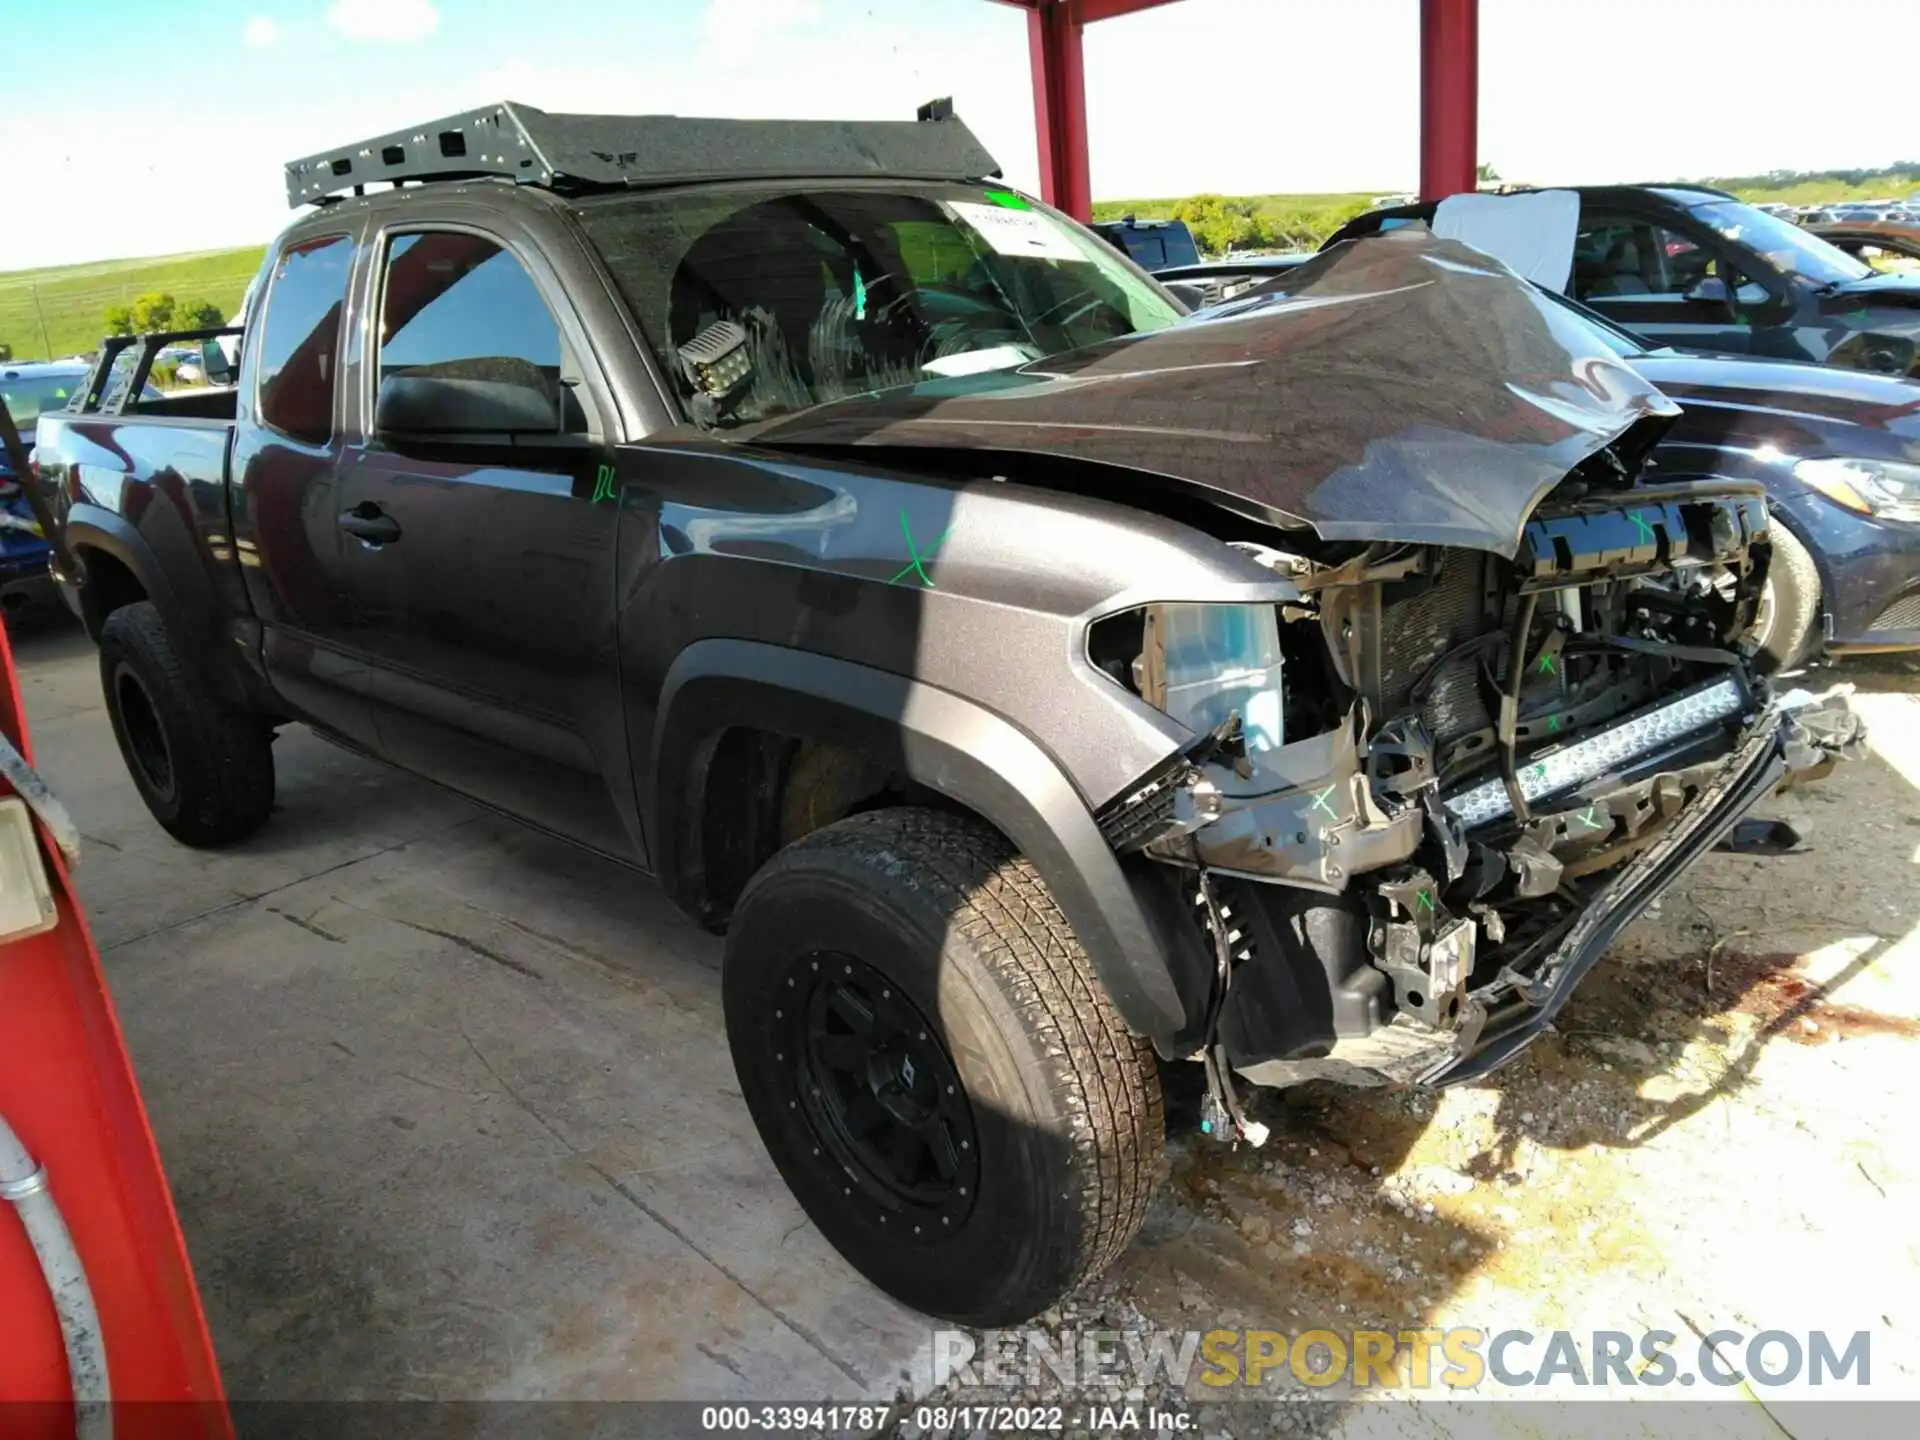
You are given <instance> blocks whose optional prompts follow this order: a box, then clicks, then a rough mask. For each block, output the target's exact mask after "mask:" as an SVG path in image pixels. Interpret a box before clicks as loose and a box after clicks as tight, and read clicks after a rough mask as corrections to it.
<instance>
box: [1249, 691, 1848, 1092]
mask: <svg viewBox="0 0 1920 1440" xmlns="http://www.w3.org/2000/svg"><path fill="white" fill-rule="evenodd" d="M1864 738H1865V730H1864V727H1863V726H1862V724H1861V722H1860V718H1859V717H1858V716H1857V715H1855V714H1854V713H1853V711H1852V710H1851V709H1850V708H1849V707H1848V706H1847V704H1846V701H1845V700H1844V699H1842V698H1837V697H1836V698H1832V699H1828V700H1824V701H1816V700H1814V699H1813V698H1812V697H1811V696H1808V695H1806V694H1805V692H1795V693H1793V694H1790V695H1787V696H1785V697H1782V698H1781V699H1780V700H1777V701H1775V702H1774V703H1773V704H1772V705H1771V706H1770V707H1769V708H1768V709H1767V710H1765V711H1763V712H1762V714H1761V715H1760V716H1759V717H1758V719H1757V720H1756V721H1755V723H1754V724H1753V726H1751V727H1750V728H1749V731H1748V733H1747V736H1746V738H1745V739H1744V740H1743V741H1742V742H1741V744H1740V745H1739V746H1738V748H1737V749H1736V750H1735V751H1734V752H1733V753H1732V754H1731V755H1729V756H1728V757H1727V759H1726V761H1725V762H1724V764H1723V765H1722V766H1721V768H1720V770H1719V773H1718V775H1717V777H1716V778H1715V779H1714V780H1713V781H1712V782H1711V783H1710V784H1709V785H1708V786H1707V788H1706V789H1705V790H1704V791H1703V792H1702V793H1701V794H1700V795H1699V796H1698V797H1697V798H1696V800H1695V801H1694V803H1693V804H1692V805H1690V806H1688V808H1687V810H1686V811H1685V812H1684V813H1682V814H1681V815H1680V816H1678V817H1676V819H1675V821H1674V823H1673V824H1672V825H1671V826H1670V827H1668V828H1667V830H1666V831H1665V832H1664V833H1663V834H1661V835H1660V836H1659V838H1658V839H1657V840H1655V841H1654V843H1653V844H1651V845H1650V846H1649V847H1648V848H1647V849H1645V850H1643V851H1642V852H1641V853H1640V854H1639V855H1637V856H1635V857H1634V858H1633V859H1632V860H1631V861H1629V862H1628V863H1626V864H1625V865H1623V866H1622V867H1621V869H1620V871H1619V872H1618V873H1617V874H1616V875H1614V876H1613V878H1612V879H1611V880H1609V881H1608V882H1607V884H1606V885H1605V887H1604V888H1603V889H1602V890H1601V891H1600V892H1599V893H1598V894H1597V895H1595V896H1594V897H1593V899H1592V901H1591V903H1589V904H1588V905H1587V906H1586V907H1585V908H1584V909H1583V910H1581V911H1580V912H1579V913H1578V914H1577V915H1575V916H1573V917H1571V918H1570V919H1569V920H1568V921H1566V922H1565V923H1564V924H1563V925H1562V926H1560V927H1559V928H1558V929H1557V930H1556V931H1555V932H1552V933H1550V934H1549V935H1547V936H1546V937H1544V938H1543V939H1542V940H1541V941H1540V942H1539V943H1538V944H1537V945H1536V946H1535V947H1534V949H1533V951H1532V952H1531V953H1530V954H1528V955H1527V956H1524V957H1521V958H1520V959H1519V960H1517V961H1516V962H1515V963H1513V964H1510V965H1509V966H1507V967H1506V968H1504V969H1503V970H1502V971H1501V973H1500V974H1499V975H1498V976H1497V977H1495V978H1494V979H1493V980H1491V981H1489V982H1487V983H1486V984H1484V985H1482V986H1481V987H1480V988H1479V989H1477V990H1473V991H1471V992H1469V993H1468V995H1467V997H1466V1001H1465V1004H1464V1006H1463V1007H1462V1008H1461V1010H1460V1013H1459V1015H1458V1018H1457V1021H1456V1023H1455V1024H1454V1025H1453V1026H1452V1027H1451V1028H1449V1029H1436V1028H1433V1027H1431V1026H1430V1025H1427V1024H1423V1023H1421V1022H1420V1021H1418V1020H1416V1019H1415V1018H1413V1017H1412V1016H1410V1015H1408V1014H1407V1013H1405V1012H1404V1011H1402V1012H1401V1013H1398V1014H1396V1015H1395V1016H1394V1017H1393V1020H1392V1022H1391V1023H1390V1024H1388V1025H1385V1026H1383V1027H1381V1028H1380V1029H1378V1030H1375V1031H1374V1032H1373V1033H1372V1034H1370V1035H1366V1036H1359V1037H1352V1038H1346V1037H1343V1038H1341V1039H1339V1040H1336V1041H1335V1042H1334V1043H1333V1045H1332V1046H1331V1047H1330V1048H1329V1049H1328V1051H1327V1053H1326V1054H1324V1055H1321V1056H1313V1057H1306V1058H1301V1059H1285V1060H1265V1061H1261V1062H1258V1063H1255V1064H1251V1065H1246V1066H1243V1067H1240V1071H1239V1073H1240V1074H1241V1075H1242V1076H1244V1077H1245V1078H1246V1079H1247V1080H1249V1081H1251V1082H1253V1083H1254V1084H1259V1085H1292V1084H1298V1083H1300V1082H1302V1081H1305V1080H1313V1079H1325V1080H1332V1081H1335V1082H1338V1083H1343V1084H1350V1085H1354V1084H1357V1085H1406V1084H1426V1085H1454V1084H1460V1083H1462V1082H1465V1081H1470V1080H1475V1079H1478V1078H1479V1077H1481V1076H1483V1075H1486V1074H1488V1073H1490V1072H1491V1071H1493V1070H1496V1069H1498V1068H1499V1067H1500V1066H1502V1065H1504V1064H1506V1063H1507V1062H1508V1061H1510V1060H1512V1059H1513V1058H1514V1057H1515V1056H1516V1055H1518V1054H1519V1053H1520V1051H1521V1050H1523V1049H1525V1048H1526V1046H1527V1045H1529V1044H1530V1043H1532V1041H1533V1040H1535V1039H1536V1038H1538V1037H1539V1036H1540V1035H1541V1034H1542V1033H1543V1032H1545V1031H1546V1030H1547V1028H1548V1027H1549V1026H1550V1025H1551V1024H1552V1022H1553V1018H1554V1016H1555V1015H1556V1014H1558V1013H1559V1010H1560V1008H1561V1006H1563V1005H1564V1004H1565V1003H1566V1001H1567V999H1568V997H1569V996H1571V995H1572V993H1573V991H1574V989H1575V987H1577V986H1578V984H1579V983H1580V980H1581V979H1582V978H1583V977H1584V976H1585V975H1586V973H1587V971H1588V970H1590V969H1591V968H1592V967H1593V965H1594V963H1595V962H1596V961H1597V960H1598V959H1599V958H1600V956H1601V955H1602V954H1604V953H1605V951H1606V949H1607V947H1608V946H1609V945H1611V944H1612V943H1613V941H1614V939H1615V938H1616V937H1617V936H1618V935H1619V934H1620V932H1621V931H1622V930H1624V929H1625V928H1626V927H1627V926H1628V925H1629V924H1630V923H1631V922H1632V921H1633V920H1634V919H1636V918H1637V917H1638V916H1639V915H1640V914H1641V912H1643V911H1644V910H1645V909H1646V908H1647V906H1648V905H1650V904H1651V903H1652V902H1653V901H1654V900H1655V899H1656V898H1658V897H1659V895H1660V894H1662V893H1663V892H1664V891H1665V890H1666V889H1667V888H1668V887H1669V886H1670V885H1672V884H1673V882H1674V881H1675V880H1677V879H1678V878H1679V877H1680V875H1681V874H1682V873H1683V872H1685V870H1686V869H1687V868H1688V867H1689V866H1691V865H1692V864H1693V863H1694V862H1695V861H1696V860H1698V859H1699V858H1700V857H1701V856H1702V855H1704V854H1705V853H1706V852H1707V851H1709V850H1711V849H1713V848H1715V847H1716V846H1717V845H1719V844H1720V842H1721V841H1722V840H1723V839H1724V838H1725V837H1726V836H1728V835H1729V834H1730V833H1731V832H1732V830H1733V828H1734V826H1735V825H1736V824H1737V823H1738V822H1739V821H1740V820H1741V819H1742V817H1744V816H1745V815H1747V814H1748V812H1749V811H1751V810H1752V809H1753V808H1754V807H1755V806H1756V805H1758V804H1760V803H1761V802H1762V801H1764V800H1765V799H1766V798H1767V797H1768V796H1769V795H1772V794H1774V793H1776V792H1777V791H1778V790H1781V789H1785V788H1787V787H1788V786H1791V785H1794V784H1798V783H1804V782H1805V781H1807V780H1810V779H1814V778H1817V777H1818V776H1820V775H1823V774H1825V773H1826V772H1827V771H1828V770H1830V769H1832V767H1833V765H1834V764H1835V763H1836V762H1837V761H1838V760H1841V759H1847V758H1852V757H1854V756H1857V755H1859V754H1860V753H1861V752H1862V750H1863V748H1864Z"/></svg>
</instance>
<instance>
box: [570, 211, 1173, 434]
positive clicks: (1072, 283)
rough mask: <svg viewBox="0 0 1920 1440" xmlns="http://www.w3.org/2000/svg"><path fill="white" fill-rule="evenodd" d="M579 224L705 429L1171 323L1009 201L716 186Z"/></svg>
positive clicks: (1082, 245) (1080, 243) (1121, 268)
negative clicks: (598, 252)
mask: <svg viewBox="0 0 1920 1440" xmlns="http://www.w3.org/2000/svg"><path fill="white" fill-rule="evenodd" d="M578 214H579V217H580V220H581V222H582V223H583V224H584V226H585V227H586V230H587V233H588V234H589V235H590V236H591V237H592V239H593V241H594V243H595V245H596V246H597V247H598V248H599V250H600V253H601V256H602V258H603V259H604V260H605V261H606V264H607V267H608V269H609V270H610V271H611V272H612V275H613V278H614V281H615V283H616V284H617V285H618V286H619V287H620V290H621V291H622V293H623V294H624V295H625V296H626V299H627V303H628V304H629V305H631V306H632V307H633V310H634V313H635V314H636V315H637V316H638V317H639V320H640V322H641V324H642V326H644V327H645V330H646V332H647V335H648V338H649V339H650V341H651V342H652V344H653V345H654V347H655V350H656V352H657V355H658V358H659V361H660V365H661V368H662V370H663V371H664V373H665V374H666V375H667V376H668V377H669V380H670V381H671V383H673V384H674V385H675V386H676V387H677V389H678V391H679V393H680V397H681V399H682V400H683V402H685V403H686V405H687V409H688V412H689V414H691V415H692V417H693V418H694V420H695V421H696V422H697V423H699V424H701V425H704V426H707V427H709V428H716V427H725V426H732V425H745V424H751V423H754V422H757V421H761V420H765V419H768V418H770V417H772V416H775V415H783V414H788V413H791V412H793V411H796V410H803V409H806V408H808V407H810V406H813V405H818V404H822V403H824V402H827V401H831V400H839V399H844V398H846V397H847V396H851V395H860V394H866V393H870V392H873V391H877V390H890V389H895V388H898V387H901V386H906V385H916V384H920V383H922V382H926V381H942V380H945V381H955V380H958V379H960V378H961V377H964V376H969V375H980V374H984V373H986V372H988V371H993V370H1005V369H1010V368H1012V367H1014V366H1017V365H1023V364H1025V363H1027V362H1028V361H1031V360H1038V359H1042V358H1044V357H1046V356H1049V355H1056V354H1059V353H1061V352H1062V351H1066V350H1077V349H1079V348H1080V347H1082V346H1085V345H1092V344H1095V343H1097V342H1099V341H1102V340H1110V339H1112V338H1114V337H1116V336H1120V335H1131V334H1133V333H1135V332H1136V331H1143V330H1157V329H1159V328H1160V327H1162V326H1164V325H1169V324H1171V323H1173V321H1174V320H1176V319H1178V318H1179V315H1180V311H1179V308H1178V306H1177V305H1176V303H1175V302H1174V301H1173V300H1172V299H1171V298H1169V297H1168V296H1167V294H1166V293H1165V292H1164V291H1162V290H1161V289H1160V287H1159V286H1157V285H1156V284H1154V283H1153V282H1152V281H1151V280H1149V279H1147V278H1146V276H1144V275H1143V274H1141V273H1140V272H1139V271H1138V270H1136V269H1135V268H1134V267H1133V266H1132V265H1130V264H1129V263H1128V262H1127V261H1126V260H1125V259H1124V258H1123V257H1122V256H1121V255H1120V254H1119V253H1118V252H1116V251H1115V250H1114V249H1113V248H1112V247H1111V246H1109V245H1107V244H1106V243H1105V242H1103V241H1102V240H1100V239H1099V238H1098V237H1097V236H1094V235H1092V234H1089V233H1088V232H1086V231H1084V230H1082V229H1081V228H1080V227H1079V226H1077V225H1074V224H1073V223H1072V222H1070V221H1068V220H1066V219H1064V218H1063V217H1061V216H1058V215H1056V214H1054V213H1053V212H1052V211H1049V210H1047V209H1045V208H1044V207H1042V206H1040V205H1038V204H1035V203H1033V202H1031V201H1028V200H1026V199H1025V198H1024V197H1022V196H1020V195H1016V194H1015V193H1013V192H1012V191H1009V190H996V189H988V188H981V187H975V186H966V185H915V186H912V187H899V186H893V187H884V188H880V187H873V188H869V187H857V188H856V187H854V186H847V187H845V188H839V189H813V188H795V187H792V186H782V187H766V186H757V187H746V188H742V187H732V186H729V187H725V188H711V189H702V190H698V191H683V192H680V193H677V194H662V195H643V196H607V197H601V198H596V199H592V200H587V201H583V202H582V203H581V205H580V208H579V211H578Z"/></svg>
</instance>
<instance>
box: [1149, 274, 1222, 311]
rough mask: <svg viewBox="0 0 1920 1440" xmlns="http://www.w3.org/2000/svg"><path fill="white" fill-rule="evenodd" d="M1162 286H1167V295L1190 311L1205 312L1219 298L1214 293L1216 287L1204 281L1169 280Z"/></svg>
mask: <svg viewBox="0 0 1920 1440" xmlns="http://www.w3.org/2000/svg"><path fill="white" fill-rule="evenodd" d="M1162 284H1164V285H1165V287H1166V291H1167V293H1168V294H1169V295H1171V296H1173V298H1174V299H1176V300H1178V301H1179V302H1180V303H1181V304H1182V305H1184V306H1186V307H1187V309H1188V310H1189V311H1192V310H1204V309H1205V308H1206V307H1207V306H1209V305H1211V304H1212V303H1213V302H1214V301H1215V300H1217V299H1218V298H1219V296H1218V295H1216V294H1214V293H1212V292H1213V290H1214V288H1215V287H1213V286H1210V285H1208V284H1207V283H1206V282H1205V281H1204V280H1167V281H1163V282H1162Z"/></svg>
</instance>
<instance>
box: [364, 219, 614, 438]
mask: <svg viewBox="0 0 1920 1440" xmlns="http://www.w3.org/2000/svg"><path fill="white" fill-rule="evenodd" d="M379 346H380V349H379V367H378V372H377V375H378V378H377V386H378V389H377V391H376V400H375V425H376V428H377V429H378V430H379V431H380V432H381V433H382V434H383V435H384V436H388V437H391V438H393V439H395V440H397V441H400V442H403V443H404V442H406V441H414V442H431V441H435V440H438V441H442V442H449V443H456V442H458V443H487V442H499V441H514V442H516V443H525V442H527V441H534V442H536V443H538V442H539V441H542V440H544V441H548V442H552V441H555V440H557V439H558V438H559V437H561V436H581V435H585V434H587V433H589V431H590V430H591V428H592V427H591V425H590V424H589V422H588V417H587V415H586V413H585V411H584V409H583V407H582V405H581V403H580V399H579V396H578V391H577V387H575V386H573V385H569V384H565V383H563V377H565V376H566V375H567V367H566V365H565V362H564V349H565V347H564V345H563V343H562V339H561V334H560V327H559V325H558V323H557V322H556V321H555V319H554V316H553V312H552V311H551V310H550V309H548V307H547V304H546V301H545V300H543V299H542V298H541V296H540V292H539V290H538V289H537V288H535V285H534V282H533V278H532V277H531V276H530V275H528V273H527V271H526V268H525V267H524V266H523V265H522V264H521V263H520V262H519V260H517V259H516V258H515V257H514V256H513V254H512V253H511V252H509V251H508V250H506V249H505V248H504V247H502V246H501V245H500V244H499V243H497V242H496V241H493V240H489V239H487V238H485V237H484V236H479V235H472V234H467V233H465V232H458V231H438V232H430V233H424V234H417V235H400V236H396V237H395V238H394V239H393V241H392V242H391V243H390V244H389V246H388V248H387V255H386V264H385V273H384V275H383V277H382V284H381V289H380V334H379Z"/></svg>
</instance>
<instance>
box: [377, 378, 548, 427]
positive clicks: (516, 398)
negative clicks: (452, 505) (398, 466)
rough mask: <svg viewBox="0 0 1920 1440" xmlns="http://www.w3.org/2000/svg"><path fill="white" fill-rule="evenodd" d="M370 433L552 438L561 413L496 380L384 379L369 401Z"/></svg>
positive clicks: (544, 401)
mask: <svg viewBox="0 0 1920 1440" xmlns="http://www.w3.org/2000/svg"><path fill="white" fill-rule="evenodd" d="M373 428H374V429H375V430H377V431H379V432H381V433H382V434H387V435H397V436H413V437H416V438H421V439H425V438H428V437H433V436H444V437H449V438H451V437H453V436H461V435H469V436H486V435H551V434H555V433H557V432H558V431H559V429H560V411H559V408H558V407H557V406H555V404H554V403H553V400H552V398H551V397H549V396H546V395H542V394H541V393H540V392H539V391H537V390H530V389H528V388H527V387H526V386H524V385H511V384H508V383H506V382H504V381H499V380H442V379H437V378H434V377H431V376H425V375H389V376H388V377H387V378H386V379H384V380H382V381H381V382H380V393H379V395H378V396H377V397H376V398H375V400H374V406H373Z"/></svg>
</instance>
